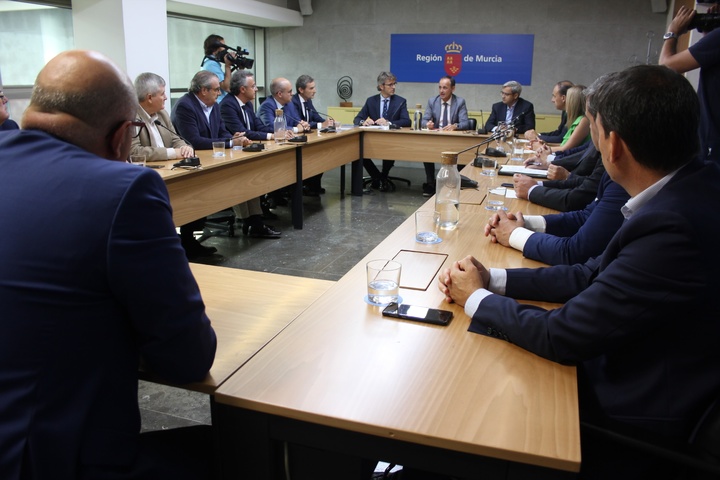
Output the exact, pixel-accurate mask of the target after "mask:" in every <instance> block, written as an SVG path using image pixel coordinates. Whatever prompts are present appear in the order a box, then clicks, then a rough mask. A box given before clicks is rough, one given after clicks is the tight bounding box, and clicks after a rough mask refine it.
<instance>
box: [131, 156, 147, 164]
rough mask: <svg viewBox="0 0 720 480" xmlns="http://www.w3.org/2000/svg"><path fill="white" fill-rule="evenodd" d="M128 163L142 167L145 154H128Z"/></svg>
mask: <svg viewBox="0 0 720 480" xmlns="http://www.w3.org/2000/svg"><path fill="white" fill-rule="evenodd" d="M130 163H132V164H133V165H137V166H139V167H144V166H145V155H130Z"/></svg>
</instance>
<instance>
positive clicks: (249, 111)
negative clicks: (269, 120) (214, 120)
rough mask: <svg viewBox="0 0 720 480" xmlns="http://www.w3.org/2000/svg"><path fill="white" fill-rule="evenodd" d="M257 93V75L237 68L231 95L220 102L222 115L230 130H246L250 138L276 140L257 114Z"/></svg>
mask: <svg viewBox="0 0 720 480" xmlns="http://www.w3.org/2000/svg"><path fill="white" fill-rule="evenodd" d="M256 95H257V85H256V84H255V76H254V75H253V73H252V72H248V71H247V70H237V71H236V72H235V73H233V74H232V77H231V79H230V95H228V96H226V97H225V99H224V100H223V101H222V102H220V115H221V116H222V119H223V122H225V128H227V130H228V131H230V132H244V133H245V136H246V137H247V138H249V139H250V140H274V139H275V135H274V134H273V129H272V127H270V128H268V127H267V126H266V125H265V124H263V123H262V122H261V121H260V120H259V119H258V118H257V116H255V107H254V106H253V100H255V96H256Z"/></svg>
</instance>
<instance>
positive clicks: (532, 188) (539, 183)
mask: <svg viewBox="0 0 720 480" xmlns="http://www.w3.org/2000/svg"><path fill="white" fill-rule="evenodd" d="M541 183H542V182H538V183H537V185H533V186H532V187H530V189H529V190H528V200H530V194H531V193H532V191H533V190H535V189H536V188H537V187H542V185H541Z"/></svg>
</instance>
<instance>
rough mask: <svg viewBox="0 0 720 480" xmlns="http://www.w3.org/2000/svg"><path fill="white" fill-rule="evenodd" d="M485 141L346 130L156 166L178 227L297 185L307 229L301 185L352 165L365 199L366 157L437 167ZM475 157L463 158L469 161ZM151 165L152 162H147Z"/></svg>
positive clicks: (299, 218) (296, 199)
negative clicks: (447, 156) (449, 155)
mask: <svg viewBox="0 0 720 480" xmlns="http://www.w3.org/2000/svg"><path fill="white" fill-rule="evenodd" d="M484 138H485V137H483V136H478V135H477V134H475V133H466V132H443V133H438V132H428V131H413V130H407V129H403V130H380V129H368V128H361V127H353V128H345V129H342V130H340V131H339V132H337V133H325V134H319V133H318V132H317V131H314V132H311V133H308V135H307V140H308V141H307V142H305V143H285V144H282V145H280V144H276V143H275V142H263V145H265V149H264V150H262V151H260V152H246V151H243V150H240V149H226V150H225V156H224V157H214V156H213V152H212V151H211V150H198V151H196V152H195V153H196V155H197V156H198V157H199V158H200V162H201V165H202V167H201V168H189V169H185V168H174V169H173V168H172V166H173V164H174V163H175V162H177V160H168V161H164V162H152V163H151V164H152V165H154V166H155V167H158V168H157V172H158V173H159V174H160V176H161V177H162V178H163V180H164V181H165V184H166V186H167V188H168V192H169V195H170V203H171V205H172V207H173V220H174V221H175V225H177V226H180V225H184V224H186V223H189V222H191V221H193V220H197V219H198V218H202V217H205V216H208V215H211V214H213V213H216V212H218V211H221V210H223V209H226V208H229V207H232V206H233V205H236V204H238V203H241V202H245V201H248V200H251V199H253V198H257V197H259V196H261V195H264V194H266V193H270V192H273V191H275V190H278V189H281V188H284V187H287V186H288V185H295V188H294V191H293V198H292V205H291V209H292V210H291V212H292V221H293V226H294V227H295V228H298V229H300V228H302V226H303V210H302V208H303V206H302V181H303V180H304V179H307V178H310V177H312V176H315V175H318V174H320V173H323V172H327V171H329V170H332V169H334V168H337V167H342V169H341V195H342V194H344V185H345V175H344V166H345V165H347V164H351V165H352V176H351V178H352V180H351V184H352V186H351V193H352V194H353V195H362V194H363V186H362V175H363V166H362V160H361V159H362V158H386V159H389V160H405V161H415V162H428V161H429V162H439V160H440V152H441V151H444V150H452V151H459V150H462V149H465V148H469V147H471V146H472V145H475V144H477V143H479V142H481V141H482V140H483V139H484ZM472 158H474V152H472V151H471V152H467V153H466V154H463V155H461V157H460V159H461V162H462V161H466V162H471V161H472ZM149 164H150V163H149Z"/></svg>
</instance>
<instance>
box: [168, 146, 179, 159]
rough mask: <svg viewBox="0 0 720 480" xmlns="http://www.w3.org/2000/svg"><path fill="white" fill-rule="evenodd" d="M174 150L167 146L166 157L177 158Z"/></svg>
mask: <svg viewBox="0 0 720 480" xmlns="http://www.w3.org/2000/svg"><path fill="white" fill-rule="evenodd" d="M175 151H176V150H175V149H174V148H168V149H167V157H168V160H174V159H176V158H177V154H176V153H175Z"/></svg>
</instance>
